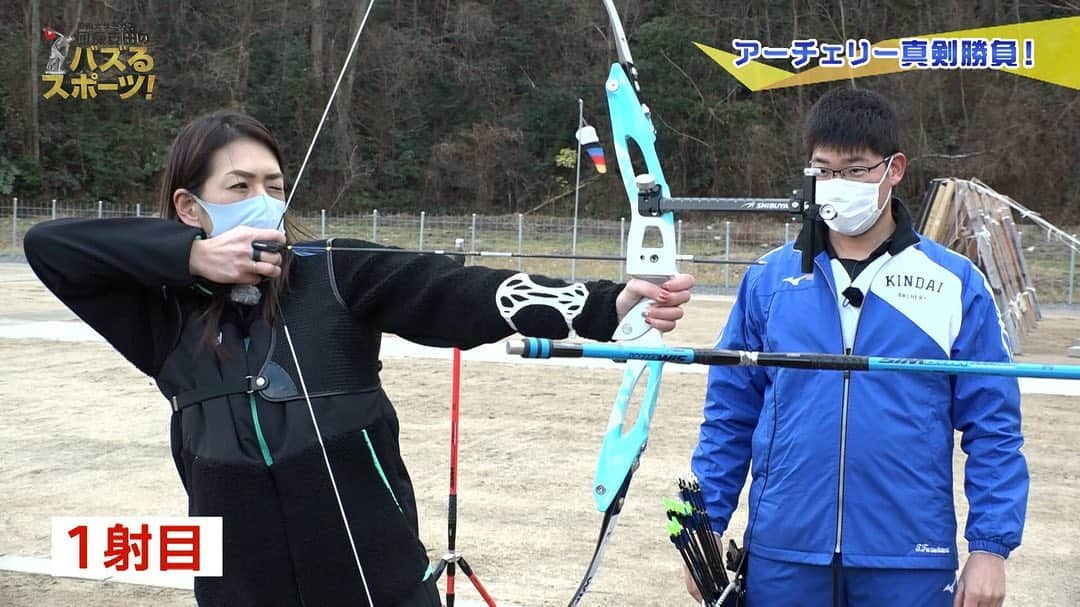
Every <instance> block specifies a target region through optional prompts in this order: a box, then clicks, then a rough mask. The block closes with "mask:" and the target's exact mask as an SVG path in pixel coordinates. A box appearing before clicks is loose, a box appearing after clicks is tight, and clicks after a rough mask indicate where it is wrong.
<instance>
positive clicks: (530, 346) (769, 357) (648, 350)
mask: <svg viewBox="0 0 1080 607" xmlns="http://www.w3.org/2000/svg"><path fill="white" fill-rule="evenodd" d="M506 351H507V353H508V354H515V355H520V356H521V357H522V358H604V359H608V360H615V361H627V360H652V361H662V362H668V363H678V364H684V365H727V366H736V365H739V366H750V367H786V368H791V369H816V370H820V371H900V372H903V373H942V374H946V375H999V376H1007V377H1046V378H1053V379H1080V365H1050V364H1040V363H1004V362H983V361H975V360H939V359H933V358H887V357H882V356H854V355H843V354H802V353H790V352H747V351H743V350H717V349H711V348H657V347H635V346H632V345H627V344H619V343H613V344H599V343H582V344H579V343H568V342H559V341H553V340H550V339H543V338H537V337H527V338H525V339H523V340H521V341H515V342H507V344H506Z"/></svg>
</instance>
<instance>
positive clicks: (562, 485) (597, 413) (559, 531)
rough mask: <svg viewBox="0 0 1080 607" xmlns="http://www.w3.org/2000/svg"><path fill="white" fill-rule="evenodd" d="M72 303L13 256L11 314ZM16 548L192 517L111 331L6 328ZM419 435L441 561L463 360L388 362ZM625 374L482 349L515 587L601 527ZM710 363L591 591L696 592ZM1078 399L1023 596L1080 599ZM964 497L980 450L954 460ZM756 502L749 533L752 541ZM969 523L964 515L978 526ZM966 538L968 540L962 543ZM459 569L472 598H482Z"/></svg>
mask: <svg viewBox="0 0 1080 607" xmlns="http://www.w3.org/2000/svg"><path fill="white" fill-rule="evenodd" d="M729 306H730V303H729V302H726V301H724V300H718V299H709V300H702V301H697V302H694V303H693V304H692V305H691V306H690V308H689V311H688V319H687V320H686V321H685V322H684V323H683V325H682V326H681V327H680V329H679V330H677V331H676V332H675V333H674V334H672V335H671V336H670V337H669V338H668V340H667V341H668V343H672V344H693V345H708V344H711V343H712V342H713V341H714V337H715V334H716V333H717V331H718V329H719V328H720V327H721V326H722V324H723V322H724V319H725V316H726V314H727V311H728V307H729ZM71 318H72V317H71V315H70V314H69V313H67V312H66V311H65V310H64V308H63V307H62V306H60V304H59V303H57V302H56V301H55V300H54V299H53V298H52V297H51V295H50V294H49V293H48V292H47V291H46V290H45V289H44V288H43V287H42V286H41V285H40V284H39V283H38V282H37V281H36V280H35V279H34V278H33V275H32V274H31V273H30V272H29V270H28V269H27V267H26V266H25V265H20V264H0V327H3V326H5V325H12V324H16V323H20V322H27V321H32V320H57V321H65V322H70V323H73V324H74V323H76V322H77V321H74V320H71ZM1073 338H1080V317H1078V316H1076V315H1047V318H1046V319H1045V320H1044V321H1043V322H1042V323H1041V325H1040V327H1039V329H1038V331H1037V332H1036V333H1035V334H1033V335H1031V336H1030V337H1029V338H1028V339H1027V340H1026V342H1025V351H1026V355H1025V356H1023V357H1022V359H1021V360H1023V361H1032V362H1033V361H1045V362H1063V363H1064V362H1072V363H1078V362H1080V361H1078V360H1077V359H1068V358H1065V357H1064V356H1063V354H1064V351H1065V347H1067V346H1068V345H1069V344H1070V343H1071V340H1072V339H1073ZM0 361H2V365H0V554H7V555H18V556H33V557H46V558H47V557H48V554H49V550H50V543H49V533H50V517H52V516H59V515H73V516H75V515H78V516H90V515H162V516H166V515H183V514H184V513H185V506H186V500H185V496H184V494H183V491H182V488H181V486H180V483H179V481H178V479H177V476H176V471H175V469H174V468H173V464H172V461H171V458H170V455H169V446H168V436H167V435H168V419H169V409H168V407H167V406H166V404H165V401H164V400H163V399H162V397H161V396H160V394H159V393H158V392H157V390H156V388H155V387H154V385H153V382H152V381H151V380H150V379H148V378H146V377H144V376H142V375H140V374H139V373H138V372H137V371H135V370H134V369H133V368H132V367H131V366H130V365H129V364H128V363H127V362H126V361H124V360H123V359H122V358H121V357H120V356H119V355H118V354H116V353H115V352H114V351H112V350H111V349H110V348H109V347H108V346H106V345H104V344H100V343H90V342H79V343H75V342H58V341H45V340H41V339H0ZM384 363H385V370H384V373H383V379H384V383H385V387H386V390H387V392H388V393H389V394H390V396H391V398H392V399H393V401H394V402H395V403H396V405H397V407H398V410H399V415H400V417H401V435H402V436H401V442H402V446H403V451H404V454H405V458H406V461H407V463H408V464H409V467H410V471H411V474H412V477H413V480H414V481H415V484H416V492H417V497H418V500H419V506H420V522H421V535H422V537H423V538H424V540H425V542H426V543H427V545H428V546H429V548H430V556H431V557H432V558H433V559H437V558H438V557H439V556H440V554H441V551H442V547H443V546H445V543H446V493H447V483H448V469H447V465H448V452H449V447H448V436H449V388H450V374H449V363H448V362H444V361H440V360H425V359H400V358H399V359H393V358H388V359H386V360H384ZM618 379H619V372H618V371H617V370H607V369H591V368H590V369H573V368H568V367H549V366H538V365H535V364H528V363H527V362H523V363H509V362H508V363H486V362H478V361H475V360H469V358H468V353H466V359H465V364H464V366H463V380H462V382H463V384H462V392H461V411H462V413H461V416H462V422H461V437H460V440H461V447H460V448H461V453H460V457H461V462H460V468H459V495H460V497H459V524H458V546H459V548H460V549H462V550H463V551H464V554H465V555H466V557H467V559H468V560H469V562H470V564H471V565H472V566H473V568H474V569H475V571H476V573H477V574H478V576H479V577H480V578H481V580H482V581H483V582H484V583H485V585H486V586H487V588H488V589H489V591H490V592H491V594H492V595H493V596H494V597H495V598H496V599H497V600H500V601H506V602H510V603H514V604H517V605H530V606H531V605H561V604H565V602H566V601H567V600H568V599H569V597H570V595H571V593H572V592H573V590H574V589H575V588H576V586H577V584H578V582H579V581H580V577H581V575H582V573H583V572H584V568H585V567H586V565H587V564H588V561H589V558H590V556H591V554H592V549H593V546H594V544H595V541H596V534H597V532H598V530H599V526H600V520H601V517H600V515H599V514H598V513H597V512H596V510H595V507H594V506H593V502H592V498H591V495H590V484H591V479H592V476H593V471H594V467H595V464H596V456H597V451H598V449H599V445H600V439H601V435H602V431H603V429H604V427H605V424H606V421H607V417H608V414H609V409H610V406H611V403H612V401H613V399H614V395H615V390H616V385H617V382H618ZM704 386H705V376H704V375H703V374H696V373H678V374H675V373H670V374H668V375H667V376H666V378H665V381H664V383H663V387H662V390H661V395H660V404H659V405H658V408H657V413H656V417H655V419H654V421H653V427H652V433H651V440H650V444H649V448H648V451H647V452H646V453H645V456H644V457H643V461H642V465H641V468H640V469H639V470H638V472H637V474H636V476H635V478H634V484H633V485H632V486H631V489H630V495H629V498H628V500H627V504H626V507H625V508H624V510H623V516H622V518H621V520H620V524H619V528H618V530H617V531H616V532H615V535H614V538H613V539H612V541H611V543H610V545H609V547H608V551H607V556H606V558H605V560H604V563H603V566H602V567H601V570H600V573H599V575H598V576H597V577H596V579H595V580H594V582H593V585H592V589H591V590H590V592H589V594H588V595H586V598H585V601H584V604H586V605H596V606H601V605H604V606H615V605H620V606H622V605H635V606H637V605H645V606H660V605H687V606H690V605H692V604H693V602H692V600H691V599H690V598H688V597H687V595H686V594H685V591H684V589H683V582H682V578H681V574H680V564H679V563H680V561H679V557H678V556H677V554H676V552H675V550H674V549H673V548H672V547H671V545H670V544H669V543H668V541H667V539H666V538H665V535H664V531H663V527H664V512H663V506H662V504H661V499H662V498H663V497H665V496H672V495H674V493H675V491H674V484H673V480H674V478H675V477H676V476H677V475H679V474H681V473H683V472H685V471H686V470H687V469H688V465H689V456H690V453H691V450H692V448H693V445H694V443H695V439H696V434H697V424H698V422H699V419H700V415H701V401H702V396H703V393H704ZM1078 400H1080V399H1077V398H1075V397H1065V396H1045V395H1026V396H1025V397H1024V400H1023V407H1024V431H1025V434H1026V438H1027V445H1026V447H1025V449H1024V452H1025V454H1026V455H1027V458H1028V463H1029V466H1030V469H1031V476H1032V488H1031V498H1030V502H1029V505H1028V518H1027V528H1026V532H1025V537H1024V545H1023V546H1022V547H1021V548H1020V549H1019V550H1018V551H1016V552H1015V553H1014V554H1013V556H1012V557H1011V558H1010V559H1009V561H1008V585H1009V598H1008V600H1007V601H1006V604H1007V605H1016V606H1030V607H1034V606H1036V605H1037V606H1046V605H1077V604H1080V446H1078V445H1080V406H1078V405H1080V402H1077V401H1078ZM954 466H955V469H956V471H957V472H956V476H957V479H956V490H957V496H958V500H957V503H958V510H959V512H961V515H962V516H963V513H965V511H966V508H965V507H964V500H963V497H962V495H963V494H962V487H963V478H962V470H963V454H962V453H960V452H959V450H958V455H957V458H956V461H955V462H954ZM745 520H746V512H745V508H744V507H741V508H740V510H739V512H738V513H737V515H736V517H735V519H734V521H733V523H732V528H731V530H730V531H731V532H732V533H735V534H737V536H738V537H739V538H740V541H741V535H742V531H743V528H744V525H745ZM962 528H963V525H962V524H961V529H962ZM964 545H965V543H964V542H961V546H964ZM465 586H467V585H463V584H461V580H459V594H458V596H459V597H461V598H467V599H475V598H477V595H476V594H475V593H474V592H473V590H472V589H471V588H468V587H465ZM193 604H194V601H193V599H192V598H191V594H190V592H188V591H181V590H174V589H167V588H165V589H163V588H152V587H145V586H133V585H126V584H117V583H108V582H105V583H103V582H93V581H81V580H70V579H58V578H53V577H50V576H46V575H32V574H25V573H13V572H10V571H0V605H6V606H31V605H32V606H35V607H43V606H60V605H83V606H89V607H100V606H106V605H108V606H134V605H153V606H160V607H167V606H180V605H187V606H189V605H193Z"/></svg>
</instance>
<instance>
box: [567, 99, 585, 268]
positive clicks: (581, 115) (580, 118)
mask: <svg viewBox="0 0 1080 607" xmlns="http://www.w3.org/2000/svg"><path fill="white" fill-rule="evenodd" d="M577 107H578V110H577V131H574V139H576V140H577V162H576V164H577V169H576V170H577V177H576V178H575V180H574V229H573V230H572V231H571V232H570V255H572V256H573V257H572V259H570V282H574V280H575V279H576V278H577V218H578V200H579V197H580V193H581V138H580V137H578V136H577V133H578V131H580V130H581V129H582V127H584V126H585V102H584V101H582V100H581V99H580V98H578V100H577Z"/></svg>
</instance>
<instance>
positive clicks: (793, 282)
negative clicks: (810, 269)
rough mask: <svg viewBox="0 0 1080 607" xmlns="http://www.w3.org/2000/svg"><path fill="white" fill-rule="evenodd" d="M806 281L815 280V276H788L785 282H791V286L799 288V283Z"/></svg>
mask: <svg viewBox="0 0 1080 607" xmlns="http://www.w3.org/2000/svg"><path fill="white" fill-rule="evenodd" d="M804 280H814V275H813V274H803V275H802V276H788V277H787V278H785V279H784V282H789V283H791V286H793V287H797V286H799V283H800V282H802V281H804Z"/></svg>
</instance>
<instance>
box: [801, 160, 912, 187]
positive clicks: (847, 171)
mask: <svg viewBox="0 0 1080 607" xmlns="http://www.w3.org/2000/svg"><path fill="white" fill-rule="evenodd" d="M891 159H892V156H891V155H889V156H886V157H884V158H882V159H881V162H879V163H877V164H875V165H874V166H868V167H860V166H852V167H844V168H842V169H830V168H828V167H818V166H816V167H811V168H815V169H818V170H820V171H821V174H819V175H818V176H817V178H818V179H819V180H821V181H825V180H828V179H832V178H833V176H835V175H839V176H840V177H841V178H843V179H849V180H852V181H862V180H864V179H866V178H868V177H870V173H871V172H873V170H874V169H876V168H878V167H879V166H881V165H883V164H885V163H886V162H888V161H889V160H891Z"/></svg>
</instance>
